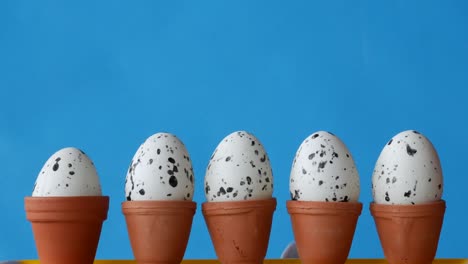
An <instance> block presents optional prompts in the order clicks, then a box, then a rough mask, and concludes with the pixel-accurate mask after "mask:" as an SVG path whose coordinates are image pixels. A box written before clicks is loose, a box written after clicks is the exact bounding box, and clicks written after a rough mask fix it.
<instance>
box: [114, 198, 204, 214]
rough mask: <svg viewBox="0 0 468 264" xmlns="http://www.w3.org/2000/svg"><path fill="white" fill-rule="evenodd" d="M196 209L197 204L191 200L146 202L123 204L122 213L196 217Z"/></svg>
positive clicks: (127, 202)
mask: <svg viewBox="0 0 468 264" xmlns="http://www.w3.org/2000/svg"><path fill="white" fill-rule="evenodd" d="M196 209H197V203H196V202H194V201H190V200H182V201H179V200H170V201H157V200H144V201H126V202H122V213H123V214H124V215H135V214H136V215H154V214H158V215H171V214H187V215H194V214H195V211H196Z"/></svg>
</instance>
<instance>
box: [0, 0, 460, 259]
mask: <svg viewBox="0 0 468 264" xmlns="http://www.w3.org/2000/svg"><path fill="white" fill-rule="evenodd" d="M467 14H468V2H467V1H404V0H395V1H373V0H369V1H367V0H358V1H214V0H213V1H164V2H161V1H91V0H89V1H88V0H85V1H52V0H51V1H22V0H19V1H8V0H5V1H0V91H1V93H0V165H1V166H0V167H1V169H2V170H1V175H0V177H1V186H2V187H1V192H0V195H1V196H0V208H1V218H0V259H27V258H36V257H37V254H36V250H35V246H34V242H33V237H32V231H31V227H30V224H29V223H28V222H27V221H26V219H25V213H24V210H23V197H24V196H28V195H30V193H31V191H32V187H33V184H34V181H35V178H36V176H37V173H38V172H39V170H40V169H41V167H42V165H43V163H44V162H45V161H46V160H47V158H48V157H49V156H50V155H51V154H52V153H54V152H55V151H57V150H58V149H60V148H63V147H67V146H75V147H79V148H82V149H83V150H84V151H86V152H87V153H88V154H89V155H90V156H91V158H92V159H93V160H94V162H95V164H96V166H97V169H98V172H99V174H100V177H101V182H102V186H103V191H104V193H105V194H106V195H109V196H110V197H111V206H110V211H109V219H108V220H107V221H106V222H105V225H104V228H103V232H102V238H101V241H100V244H99V249H98V253H97V258H101V259H102V258H106V259H107V258H111V259H121V258H123V259H129V258H132V253H131V249H130V244H129V240H128V236H127V233H126V229H125V222H124V218H123V216H122V214H121V209H120V204H121V202H122V201H123V200H124V178H125V175H126V170H127V166H128V165H129V163H130V160H131V158H132V156H133V154H134V152H135V151H136V149H137V148H138V146H139V144H140V143H142V142H143V141H144V140H145V139H146V138H147V137H148V136H150V135H152V134H153V133H156V132H159V131H167V132H171V133H174V134H176V135H177V136H179V138H180V139H181V140H182V141H183V142H184V143H185V144H186V146H187V148H188V150H189V152H190V154H191V156H192V160H193V166H194V170H195V177H196V194H195V201H197V202H198V204H199V205H200V204H201V203H202V202H204V200H205V197H204V194H203V191H202V189H203V187H202V186H203V177H204V173H205V169H206V165H207V163H208V160H209V157H210V155H211V153H212V151H213V150H214V149H215V147H216V145H217V144H218V142H219V141H220V140H221V139H222V138H223V137H224V136H226V135H227V134H229V133H231V132H233V131H235V130H248V131H250V132H252V133H254V134H255V135H256V136H257V137H258V138H259V139H260V140H261V141H262V142H263V144H264V145H265V147H266V150H267V151H268V153H269V155H270V159H271V163H272V166H273V173H274V176H275V190H274V196H275V197H276V198H277V199H278V208H277V210H276V213H275V217H274V222H273V229H272V234H271V241H270V247H269V250H268V254H267V257H268V258H277V257H279V255H280V253H281V251H282V249H283V248H284V247H285V246H286V245H287V244H288V243H289V242H290V241H291V240H293V235H292V231H291V225H290V220H289V216H288V214H287V212H286V209H285V202H286V200H288V199H289V192H288V188H289V187H288V178H289V171H290V168H291V163H292V159H293V156H294V154H295V151H296V150H297V148H298V146H299V144H300V143H301V141H302V140H303V139H304V138H305V137H307V136H308V135H309V134H311V133H312V132H314V131H317V130H329V131H332V132H334V133H335V134H336V135H338V136H339V137H340V138H341V139H342V140H343V141H344V142H345V143H346V144H347V146H348V147H349V149H350V151H351V152H352V154H353V156H354V158H355V161H356V164H357V168H358V170H359V172H360V176H361V186H362V191H361V198H360V200H361V201H362V202H363V203H364V205H365V206H364V210H363V213H362V215H361V218H360V219H359V224H358V227H357V230H356V235H355V239H354V243H353V246H352V249H351V253H350V257H354V258H356V257H360V258H376V257H382V256H383V253H382V250H381V248H380V244H379V240H378V236H377V233H376V230H375V227H374V223H373V220H372V218H371V216H370V214H369V210H368V204H369V202H371V200H372V197H371V182H370V181H371V175H372V171H373V167H374V164H375V161H376V160H377V157H378V155H379V153H380V151H381V149H382V147H383V146H384V144H385V143H386V142H387V141H388V140H389V139H390V138H391V137H392V136H393V135H395V134H396V133H398V132H400V131H403V130H407V129H417V130H419V131H421V132H422V133H423V134H425V135H426V136H427V137H428V138H429V139H430V140H431V141H432V142H433V144H434V145H435V147H436V149H437V150H438V152H439V155H440V157H441V162H442V167H443V171H444V176H445V192H444V195H443V196H444V199H446V200H447V203H448V206H447V213H446V217H445V223H444V227H443V230H442V235H441V239H440V245H439V251H438V254H437V256H438V257H450V258H462V257H463V258H467V257H468V246H467V245H468V225H466V217H467V216H468V214H467V211H468V206H467V202H468V199H467V193H468V191H467V190H466V188H467V187H468V174H467V170H466V166H467V155H466V154H467V149H468V139H467V135H468V125H467V114H468V103H467V100H468V94H467V92H466V89H467V85H468V15H467ZM185 257H186V258H215V253H214V250H213V247H212V244H211V240H210V238H209V235H208V232H207V229H206V226H205V223H204V220H203V217H202V215H201V211H200V208H199V209H198V211H197V213H196V215H195V218H194V224H193V230H192V235H191V238H190V241H189V245H188V248H187V252H186V255H185Z"/></svg>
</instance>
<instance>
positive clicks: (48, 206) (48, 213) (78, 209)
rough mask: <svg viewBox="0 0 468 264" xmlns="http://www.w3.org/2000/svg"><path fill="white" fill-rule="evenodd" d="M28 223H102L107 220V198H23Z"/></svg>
mask: <svg viewBox="0 0 468 264" xmlns="http://www.w3.org/2000/svg"><path fill="white" fill-rule="evenodd" d="M24 209H25V211H26V218H27V219H28V220H29V221H32V222H34V221H103V220H105V219H107V213H108V210H109V196H60V197H25V198H24Z"/></svg>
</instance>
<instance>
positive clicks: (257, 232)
mask: <svg viewBox="0 0 468 264" xmlns="http://www.w3.org/2000/svg"><path fill="white" fill-rule="evenodd" d="M275 209H276V199H275V198H270V199H263V200H248V201H236V202H205V203H203V204H202V212H203V216H204V217H205V222H206V225H207V226H208V231H209V232H210V236H211V240H212V242H213V245H214V248H215V251H216V255H217V256H218V259H219V261H220V262H221V263H222V264H262V263H263V259H264V258H265V255H266V252H267V248H268V242H269V239H270V231H271V223H272V220H273V212H274V211H275Z"/></svg>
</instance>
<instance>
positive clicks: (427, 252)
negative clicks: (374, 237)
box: [370, 200, 445, 264]
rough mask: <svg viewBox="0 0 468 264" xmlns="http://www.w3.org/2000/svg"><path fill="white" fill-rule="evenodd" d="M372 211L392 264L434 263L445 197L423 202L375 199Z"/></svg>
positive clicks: (386, 256) (386, 255) (386, 254)
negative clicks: (381, 202) (377, 200)
mask: <svg viewBox="0 0 468 264" xmlns="http://www.w3.org/2000/svg"><path fill="white" fill-rule="evenodd" d="M370 211H371V213H372V215H373V216H374V221H375V224H376V226H377V231H378V233H379V238H380V243H381V244H382V248H383V251H384V254H385V258H386V259H387V260H388V262H389V263H390V264H400V263H408V264H430V263H432V261H433V260H434V258H435V254H436V251H437V244H438V243H439V236H440V230H441V228H442V222H443V219H444V213H445V201H443V200H441V201H437V202H433V203H428V204H420V205H384V204H376V203H371V205H370Z"/></svg>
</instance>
